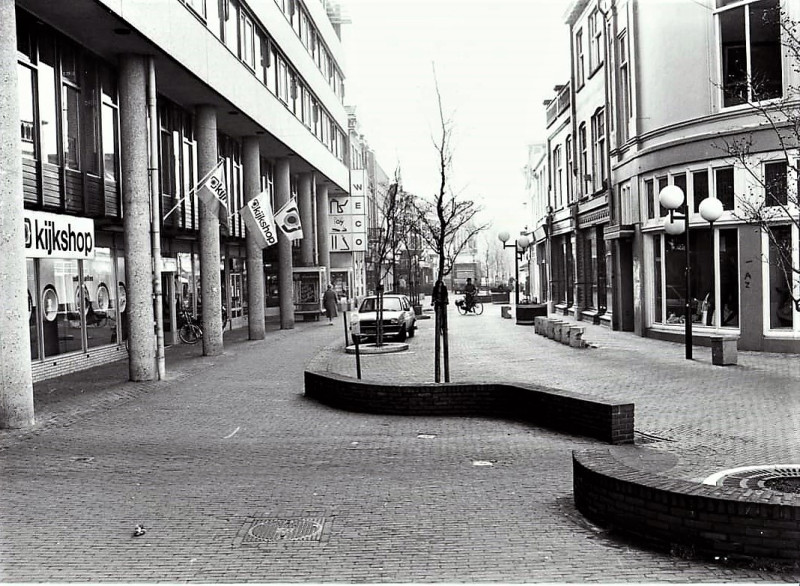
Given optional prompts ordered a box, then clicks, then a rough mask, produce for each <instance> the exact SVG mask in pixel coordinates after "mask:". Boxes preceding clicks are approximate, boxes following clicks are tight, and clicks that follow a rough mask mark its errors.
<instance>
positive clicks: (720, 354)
mask: <svg viewBox="0 0 800 586" xmlns="http://www.w3.org/2000/svg"><path fill="white" fill-rule="evenodd" d="M738 343H739V338H738V337H737V336H711V363H712V364H715V365H716V366H729V365H733V364H736V363H737V361H738V357H739V356H738V355H739V351H738Z"/></svg>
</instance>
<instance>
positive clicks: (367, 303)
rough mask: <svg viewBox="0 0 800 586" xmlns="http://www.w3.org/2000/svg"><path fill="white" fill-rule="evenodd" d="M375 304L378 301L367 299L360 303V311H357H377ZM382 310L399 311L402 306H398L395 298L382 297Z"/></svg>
mask: <svg viewBox="0 0 800 586" xmlns="http://www.w3.org/2000/svg"><path fill="white" fill-rule="evenodd" d="M377 302H378V300H377V299H376V298H375V297H368V298H366V299H364V301H363V302H362V303H361V309H359V311H361V312H364V311H377V309H376V305H377ZM383 309H384V310H388V311H401V310H402V306H401V305H400V299H399V298H397V297H384V298H383Z"/></svg>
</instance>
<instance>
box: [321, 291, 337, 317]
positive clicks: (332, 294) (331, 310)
mask: <svg viewBox="0 0 800 586" xmlns="http://www.w3.org/2000/svg"><path fill="white" fill-rule="evenodd" d="M338 304H339V298H338V297H337V296H336V291H334V290H333V285H328V290H327V291H325V294H324V295H323V296H322V305H323V307H324V308H325V315H327V316H328V325H331V326H332V325H333V318H335V317H336V316H337V315H338V314H337V312H336V306H337V305H338Z"/></svg>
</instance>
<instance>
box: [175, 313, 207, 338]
mask: <svg viewBox="0 0 800 586" xmlns="http://www.w3.org/2000/svg"><path fill="white" fill-rule="evenodd" d="M178 317H179V319H180V320H181V327H180V328H179V329H178V337H179V338H180V339H181V342H183V343H184V344H197V342H198V340H200V339H201V338H202V337H203V328H202V327H201V325H200V324H199V323H197V321H195V319H194V316H193V315H192V314H190V313H189V310H187V309H182V310H181V312H180V314H179V316H178Z"/></svg>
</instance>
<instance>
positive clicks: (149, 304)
mask: <svg viewBox="0 0 800 586" xmlns="http://www.w3.org/2000/svg"><path fill="white" fill-rule="evenodd" d="M146 82H147V58H146V57H144V56H142V55H122V56H121V57H120V69H119V122H120V161H121V168H122V169H121V170H122V203H123V208H124V210H125V216H124V228H125V273H126V275H127V278H126V283H127V286H128V308H127V314H128V340H129V350H128V355H129V360H128V369H129V371H130V379H131V380H132V381H148V380H154V379H155V378H156V345H155V330H154V329H153V324H154V319H155V318H154V315H153V254H152V248H151V242H150V201H149V198H150V185H149V177H148V174H147V164H148V152H147V110H146V108H147V84H146Z"/></svg>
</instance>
